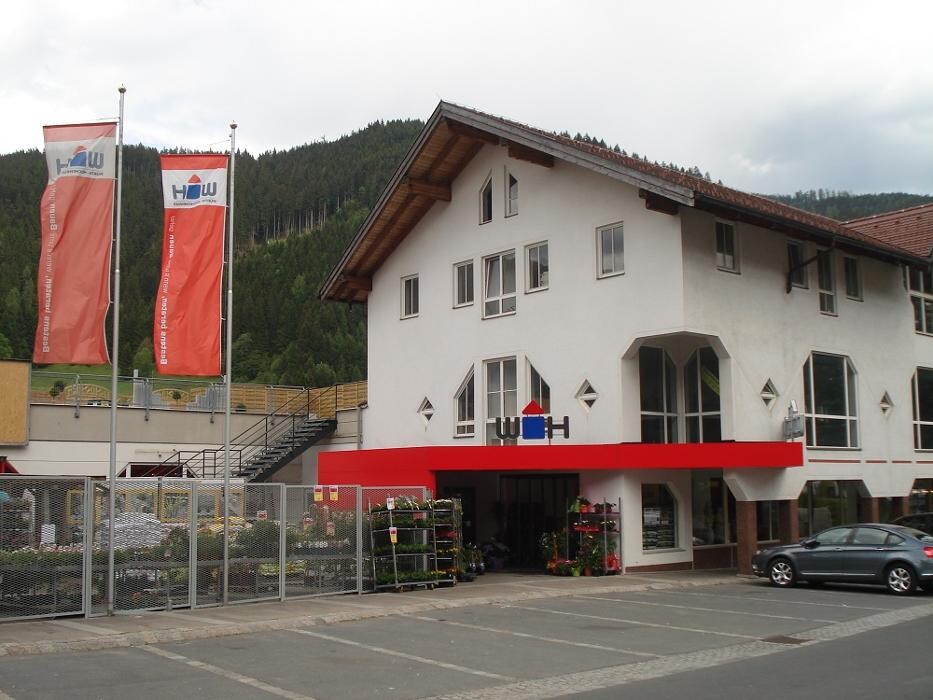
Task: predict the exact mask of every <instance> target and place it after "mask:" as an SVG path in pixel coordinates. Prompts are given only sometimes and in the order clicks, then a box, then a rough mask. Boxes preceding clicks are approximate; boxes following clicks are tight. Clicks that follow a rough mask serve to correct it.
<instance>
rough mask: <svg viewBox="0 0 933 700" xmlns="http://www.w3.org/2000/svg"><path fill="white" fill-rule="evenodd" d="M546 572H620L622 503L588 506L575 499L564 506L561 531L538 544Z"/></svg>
mask: <svg viewBox="0 0 933 700" xmlns="http://www.w3.org/2000/svg"><path fill="white" fill-rule="evenodd" d="M539 545H540V548H541V554H542V556H543V557H544V559H545V561H546V564H545V568H546V570H547V572H548V573H550V574H554V575H555V576H606V575H613V574H621V573H623V566H622V559H621V555H620V552H621V551H622V500H621V499H616V500H615V501H608V500H605V499H603V500H602V501H600V502H597V503H590V501H589V499H587V498H585V497H583V496H577V497H576V499H574V500H573V501H572V502H571V503H569V504H568V506H567V524H566V527H565V528H564V529H563V530H562V531H561V532H545V533H543V534H542V535H541V539H540V541H539Z"/></svg>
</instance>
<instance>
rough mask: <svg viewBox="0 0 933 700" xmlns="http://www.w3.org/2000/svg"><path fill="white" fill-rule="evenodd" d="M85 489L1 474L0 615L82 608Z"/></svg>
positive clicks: (80, 484)
mask: <svg viewBox="0 0 933 700" xmlns="http://www.w3.org/2000/svg"><path fill="white" fill-rule="evenodd" d="M86 487H87V480H86V479H84V478H77V479H42V478H36V477H28V478H24V477H12V476H0V619H11V618H24V617H47V616H55V615H73V614H77V613H81V612H83V611H84V595H83V594H84V590H83V582H84V565H85V562H84V553H85V549H86V547H85V544H86V543H85V536H84V513H85V500H86V492H85V490H86Z"/></svg>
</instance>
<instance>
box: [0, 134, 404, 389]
mask: <svg viewBox="0 0 933 700" xmlns="http://www.w3.org/2000/svg"><path fill="white" fill-rule="evenodd" d="M421 126H422V123H421V122H419V121H415V120H406V121H401V120H396V121H388V122H376V123H373V124H370V125H369V126H367V127H366V128H365V129H362V130H360V131H357V132H355V133H353V134H351V135H349V136H345V137H342V138H340V139H338V140H336V141H331V142H318V143H312V144H307V145H304V146H299V147H297V148H292V149H289V150H287V151H272V152H269V153H263V154H262V155H260V156H258V157H254V156H252V155H251V154H249V153H246V152H240V153H238V154H237V161H236V217H235V222H236V246H237V252H236V258H235V270H234V280H235V285H234V338H235V341H234V379H236V380H237V381H252V380H255V381H260V382H268V383H284V384H301V385H308V384H315V385H322V384H328V383H331V382H333V381H335V380H337V381H349V380H354V379H361V378H363V377H364V376H365V371H366V360H365V347H366V345H365V326H364V324H365V314H364V313H363V311H362V310H361V309H360V308H352V309H351V308H349V307H347V306H345V305H342V304H330V303H329V304H322V303H321V302H320V301H318V299H317V291H318V289H319V288H320V285H321V284H322V283H323V280H324V277H325V276H326V274H327V273H328V272H329V271H330V269H331V267H332V266H333V264H334V263H335V262H336V261H337V259H338V258H339V256H340V254H341V253H342V252H343V250H344V248H345V247H346V245H347V243H348V242H349V240H350V238H351V237H352V236H353V234H354V233H355V232H356V230H357V228H358V227H359V225H360V223H361V222H362V220H363V218H364V217H365V216H366V214H367V213H368V210H369V207H371V206H372V204H373V203H374V202H375V200H376V198H377V197H378V196H379V193H380V192H381V191H382V187H383V186H384V185H385V183H386V181H387V180H388V178H389V176H390V175H391V174H392V172H393V170H394V168H395V167H396V166H397V164H398V163H399V161H401V160H402V158H403V157H404V155H405V153H406V152H407V150H408V148H409V146H410V145H411V143H412V142H413V141H414V139H415V136H416V135H417V134H418V132H419V130H420V129H421ZM123 172H124V179H123V225H122V243H121V247H122V256H121V257H122V264H121V270H120V280H121V283H120V291H121V304H120V371H121V373H123V374H130V373H132V370H133V369H134V368H136V369H140V370H142V373H143V374H148V373H150V372H151V371H152V368H153V363H152V340H151V334H152V314H153V304H154V303H155V290H156V286H157V281H158V277H159V267H160V261H161V253H162V216H163V215H162V194H161V181H160V171H159V153H158V151H156V150H155V149H153V148H146V147H143V146H127V147H125V148H124V168H123ZM45 182H46V170H45V159H44V157H43V155H42V154H41V153H40V152H39V151H35V150H33V151H25V152H17V153H12V154H9V155H3V156H0V251H2V255H0V357H16V358H24V359H25V358H29V357H31V356H32V343H33V335H34V333H35V325H36V283H35V279H36V265H37V264H38V260H39V199H40V197H41V195H42V190H43V188H44V187H45ZM107 334H108V338H109V337H110V330H109V329H108V331H107Z"/></svg>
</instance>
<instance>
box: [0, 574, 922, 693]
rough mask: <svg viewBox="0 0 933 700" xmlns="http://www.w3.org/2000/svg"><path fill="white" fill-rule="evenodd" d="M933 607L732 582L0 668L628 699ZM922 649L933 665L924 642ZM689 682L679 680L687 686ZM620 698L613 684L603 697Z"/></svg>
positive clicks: (97, 687)
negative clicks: (642, 687) (641, 690)
mask: <svg viewBox="0 0 933 700" xmlns="http://www.w3.org/2000/svg"><path fill="white" fill-rule="evenodd" d="M404 597H405V596H404V594H400V596H399V598H400V599H402V598H404ZM362 604H363V603H361V605H362ZM931 614H933V595H928V594H927V595H918V596H914V597H909V598H898V597H894V596H891V595H888V594H886V593H885V592H884V591H881V590H875V589H860V588H845V587H830V586H825V587H821V588H807V587H799V588H794V589H790V590H778V589H774V588H771V587H769V586H768V585H766V584H764V583H763V582H760V581H745V580H739V579H733V582H730V583H727V584H724V585H717V586H707V587H690V588H682V589H680V588H678V589H671V590H663V591H629V592H625V591H620V592H613V593H594V594H585V593H584V594H580V595H569V596H565V597H549V598H543V599H538V600H522V601H516V602H502V603H484V604H478V605H467V606H463V607H454V608H450V609H445V610H429V611H422V612H418V613H413V614H407V615H392V616H388V617H381V618H375V619H368V620H359V621H352V622H340V623H334V624H330V625H322V624H318V625H314V626H301V627H295V628H294V629H282V630H280V629H277V630H273V631H268V632H253V633H251V634H245V635H238V636H227V637H221V638H216V639H201V640H195V641H189V642H182V643H169V644H155V645H147V646H138V647H130V648H121V649H105V650H100V651H94V652H81V653H65V654H46V655H39V656H26V657H7V658H3V659H0V690H2V691H3V692H4V693H5V694H6V696H7V697H13V698H17V699H18V700H25V699H26V698H51V697H68V698H115V697H131V698H134V699H140V700H142V699H145V698H157V697H158V698H164V697H185V696H188V697H192V698H197V699H198V700H202V699H203V700H206V699H209V698H222V699H224V700H234V699H236V698H264V697H286V698H341V699H352V698H372V697H377V696H378V697H381V698H425V697H432V698H434V697H447V698H471V699H473V698H490V699H493V698H503V699H504V698H508V699H509V700H513V699H514V698H522V697H528V698H538V697H556V696H561V695H572V694H576V693H587V692H589V693H594V692H595V693H597V695H598V696H599V697H622V687H623V686H624V687H628V688H631V689H633V688H634V687H635V686H636V685H637V684H639V683H643V682H645V681H652V680H654V681H657V680H658V679H665V678H667V677H673V676H675V675H676V674H691V673H710V669H717V668H720V667H723V666H725V665H726V664H737V666H736V667H735V668H736V669H738V668H741V665H742V664H743V663H748V662H751V661H752V660H759V661H760V660H762V659H766V657H772V656H773V657H774V661H781V660H782V659H783V658H784V657H781V656H775V655H782V654H784V653H785V652H788V651H792V650H797V651H796V652H795V653H801V652H800V650H801V649H805V648H807V647H809V648H811V649H817V648H823V647H824V646H825V645H833V644H838V643H840V640H849V639H852V638H855V637H858V636H859V635H862V634H864V633H871V632H873V631H888V632H891V631H892V629H897V627H895V626H905V629H906V628H907V627H906V626H909V625H914V626H915V627H917V628H918V629H922V628H923V625H924V622H929V619H928V618H927V616H929V615H931ZM924 618H927V619H926V620H924ZM918 621H919V622H918ZM922 653H923V654H924V658H925V654H926V649H925V648H924V649H923V650H922ZM720 675H722V674H720ZM687 678H689V675H679V676H678V680H679V681H680V682H681V683H683V682H684V679H687ZM719 682H722V681H719ZM688 685H689V684H688ZM606 689H613V690H611V691H607V692H605V693H604V694H599V691H606ZM749 689H750V688H746V690H749ZM679 692H681V693H682V691H679ZM930 693H931V694H930V696H929V697H933V690H931V691H930ZM626 697H639V696H638V695H626ZM828 697H832V696H831V695H830V696H828ZM918 697H919V696H918Z"/></svg>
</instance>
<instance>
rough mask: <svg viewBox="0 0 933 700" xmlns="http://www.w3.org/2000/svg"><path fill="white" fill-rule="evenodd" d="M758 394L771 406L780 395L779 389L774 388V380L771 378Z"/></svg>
mask: <svg viewBox="0 0 933 700" xmlns="http://www.w3.org/2000/svg"><path fill="white" fill-rule="evenodd" d="M758 395H759V396H760V397H761V400H762V401H764V402H765V406H767V407H768V408H771V407H772V406H773V405H774V402H775V400H776V399H777V397H778V392H777V389H775V388H774V382H772V381H771V380H770V379H769V380H768V381H766V382H765V385H764V386H763V387H761V392H760V393H759V394H758Z"/></svg>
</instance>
